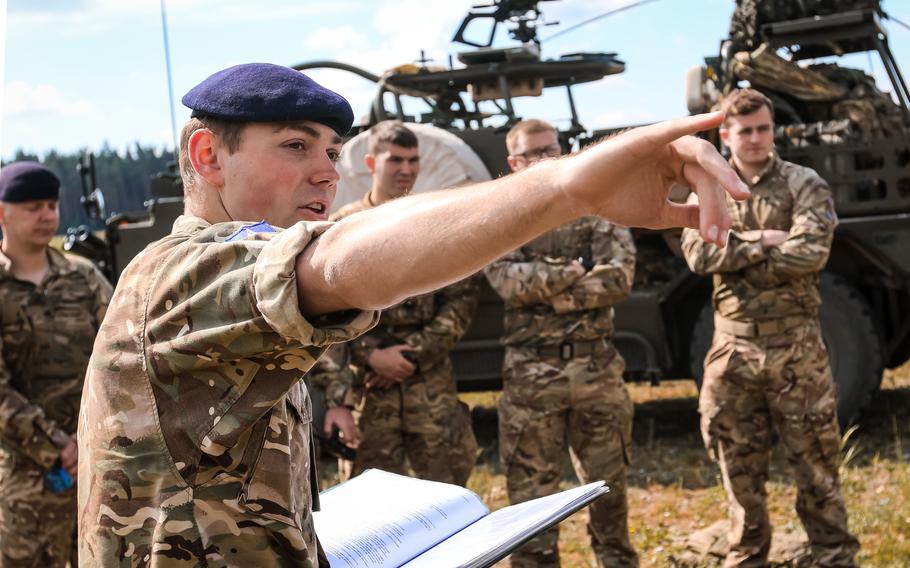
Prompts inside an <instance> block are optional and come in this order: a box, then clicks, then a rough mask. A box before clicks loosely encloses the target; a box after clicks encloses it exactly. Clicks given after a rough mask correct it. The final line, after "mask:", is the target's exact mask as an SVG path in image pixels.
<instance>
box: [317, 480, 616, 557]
mask: <svg viewBox="0 0 910 568" xmlns="http://www.w3.org/2000/svg"><path fill="white" fill-rule="evenodd" d="M608 491H609V488H608V487H606V486H605V485H604V482H603V481H598V482H595V483H589V484H587V485H583V486H581V487H576V488H574V489H568V490H566V491H562V492H560V493H556V494H554V495H548V496H546V497H541V498H539V499H534V500H533V501H527V502H525V503H519V504H517V505H512V506H510V507H505V508H502V509H499V510H498V511H495V512H493V513H491V512H490V510H489V509H487V507H486V505H484V504H483V501H481V499H480V497H478V496H477V494H475V493H474V492H473V491H471V490H469V489H465V488H464V487H459V486H457V485H450V484H448V483H439V482H436V481H427V480H423V479H414V478H411V477H405V476H402V475H397V474H394V473H388V472H385V471H381V470H378V469H371V470H367V471H365V472H364V473H363V474H361V475H359V476H357V477H355V478H354V479H351V480H350V481H347V482H345V483H342V484H340V485H337V486H335V487H333V488H331V489H328V490H326V491H325V492H323V493H322V494H321V495H320V501H321V509H322V510H321V511H318V512H316V513H314V514H313V517H314V521H315V524H316V534H317V535H318V536H319V540H320V542H321V543H322V546H323V548H324V549H325V552H326V555H327V556H328V559H329V562H330V563H331V565H332V568H399V567H405V568H423V567H426V568H430V567H432V568H440V567H452V568H455V567H465V568H479V567H483V566H492V565H493V564H495V563H496V562H498V561H499V560H501V559H502V558H504V557H506V556H507V555H508V554H509V553H511V552H512V551H513V550H515V549H516V548H518V547H519V546H521V545H522V544H524V543H525V542H527V541H528V540H530V539H531V538H533V537H535V536H536V535H538V534H540V533H541V532H543V531H545V530H547V529H548V528H550V527H552V526H553V525H555V524H557V523H559V522H560V521H562V520H563V519H565V518H566V517H568V516H569V515H571V514H572V513H574V512H575V511H577V510H579V509H581V508H582V507H584V506H585V505H587V504H588V503H590V502H591V501H593V500H594V499H597V498H598V497H600V496H601V495H604V494H605V493H607V492H608Z"/></svg>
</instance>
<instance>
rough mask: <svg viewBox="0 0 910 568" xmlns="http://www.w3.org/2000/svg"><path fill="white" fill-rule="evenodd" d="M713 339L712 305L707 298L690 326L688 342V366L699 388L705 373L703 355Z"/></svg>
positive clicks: (699, 388)
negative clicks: (690, 337) (690, 338)
mask: <svg viewBox="0 0 910 568" xmlns="http://www.w3.org/2000/svg"><path fill="white" fill-rule="evenodd" d="M713 339H714V306H712V305H711V300H710V299H709V300H708V301H707V302H706V303H705V305H704V306H702V308H701V310H700V311H699V312H698V317H696V318H695V327H693V328H692V341H691V342H690V343H689V368H690V370H691V371H692V378H694V379H695V386H697V387H698V390H701V381H702V377H703V376H704V374H705V355H707V354H708V349H710V348H711V341H712V340H713Z"/></svg>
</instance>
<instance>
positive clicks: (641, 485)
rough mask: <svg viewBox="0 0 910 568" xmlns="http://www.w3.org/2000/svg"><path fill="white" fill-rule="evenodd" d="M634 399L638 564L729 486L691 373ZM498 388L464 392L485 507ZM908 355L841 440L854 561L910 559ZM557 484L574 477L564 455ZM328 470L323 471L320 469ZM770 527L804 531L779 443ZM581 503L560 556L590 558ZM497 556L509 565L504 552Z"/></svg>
mask: <svg viewBox="0 0 910 568" xmlns="http://www.w3.org/2000/svg"><path fill="white" fill-rule="evenodd" d="M629 389H630V392H631V394H632V398H633V400H634V401H635V402H636V416H635V426H634V434H633V438H634V440H633V456H632V460H633V462H632V466H631V468H630V471H629V485H630V489H629V509H630V519H629V524H630V528H631V531H632V542H633V544H634V545H635V547H636V549H637V550H638V553H639V556H640V558H641V564H642V566H643V567H647V566H655V567H657V566H668V565H671V563H672V560H671V559H672V558H673V556H674V555H675V554H679V553H680V552H681V551H682V548H683V546H682V545H683V541H684V539H685V538H686V536H687V535H689V534H691V533H692V532H693V531H695V530H698V529H702V528H705V527H707V526H709V525H711V524H712V523H714V522H715V521H718V520H721V519H725V518H726V495H725V493H724V490H723V488H722V487H721V486H720V479H719V471H718V469H717V466H716V465H715V464H713V463H712V462H711V461H709V460H708V458H707V455H706V454H705V451H704V448H703V446H702V443H701V438H700V435H699V433H698V412H697V400H696V396H697V392H696V390H695V387H694V385H693V383H692V382H691V381H669V382H666V383H664V384H662V385H659V386H656V387H655V386H651V385H647V384H633V385H630V386H629ZM498 396H499V394H498V393H470V394H465V395H462V398H463V399H464V400H465V401H466V402H467V403H468V404H469V405H470V406H471V407H472V408H473V409H474V419H475V429H476V431H477V436H478V439H479V441H480V443H481V445H482V446H483V448H484V451H483V453H482V454H481V458H480V461H479V463H478V465H477V467H476V468H475V470H474V472H473V474H472V475H471V479H470V481H469V483H468V485H469V487H470V488H471V489H472V490H474V491H475V492H477V494H479V495H480V496H481V497H482V498H483V499H484V501H485V502H486V503H487V504H488V505H489V506H490V507H491V508H492V509H497V508H499V507H502V506H505V505H507V504H508V499H507V496H506V491H505V478H504V476H503V474H502V472H501V469H500V466H499V462H498V458H497V454H496V451H497V450H496V441H495V440H496V432H495V422H496V420H495V405H496V401H497V400H498ZM908 417H910V365H905V366H904V367H903V368H901V369H898V370H896V371H891V372H889V373H887V374H886V376H885V379H884V381H883V384H882V391H881V392H880V393H879V394H878V395H877V396H876V397H875V399H874V400H873V403H872V405H871V407H870V409H869V411H868V412H867V414H866V418H865V419H864V420H863V422H862V423H861V424H860V425H859V427H858V428H857V429H856V431H855V432H853V433H852V434H851V435H850V437H849V439H848V440H847V442H846V447H845V454H848V453H851V452H852V455H851V456H850V458H849V460H847V463H845V465H844V466H843V467H842V484H843V491H844V497H845V499H846V502H847V508H848V511H849V514H850V529H851V531H852V532H853V533H854V534H856V535H857V537H858V538H859V540H860V543H861V545H862V550H861V552H860V555H859V557H858V562H859V563H860V565H861V566H870V567H892V566H893V567H899V566H910V420H908ZM564 472H565V473H564V476H563V482H562V485H563V486H564V487H566V488H568V487H571V486H573V485H575V483H576V481H575V477H574V474H573V473H572V471H571V468H570V467H569V465H568V461H567V463H566V467H565V469H564ZM324 479H325V478H324ZM768 492H769V511H770V515H771V520H772V523H773V525H774V527H775V534H778V535H792V534H794V533H795V534H801V531H802V528H801V526H800V523H799V520H798V519H797V517H796V513H795V511H794V509H793V504H794V502H795V498H796V497H795V496H796V492H795V488H794V486H793V483H792V477H791V476H790V473H789V471H788V466H787V464H786V462H785V460H784V459H783V456H782V454H781V452H780V451H779V450H778V449H776V450H775V451H774V454H773V457H772V466H771V482H770V483H769V484H768ZM585 522H586V513H585V512H584V511H582V512H580V513H578V514H576V515H574V516H572V517H570V518H569V519H566V520H565V521H564V522H563V523H562V524H561V525H560V526H561V531H560V550H561V552H562V564H563V566H566V567H579V568H584V567H589V566H590V567H593V566H594V559H593V556H592V554H591V551H590V547H589V545H588V536H587V533H586V531H585ZM500 565H501V566H506V565H507V563H505V562H503V563H501V564H500Z"/></svg>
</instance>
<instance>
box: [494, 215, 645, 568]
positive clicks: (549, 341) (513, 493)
mask: <svg viewBox="0 0 910 568" xmlns="http://www.w3.org/2000/svg"><path fill="white" fill-rule="evenodd" d="M580 257H584V258H586V259H589V260H590V261H591V262H593V267H592V268H591V270H590V271H589V272H587V273H586V274H581V270H579V269H578V264H577V263H575V267H573V266H571V264H570V263H572V261H573V260H575V259H578V258H580ZM634 271H635V246H634V244H633V242H632V237H631V235H630V234H629V231H628V230H627V229H624V228H620V227H617V226H614V225H612V224H610V223H608V222H607V221H604V220H602V219H597V218H593V217H590V218H584V219H580V220H578V221H575V222H573V223H571V224H568V225H565V226H563V227H560V228H558V229H556V230H553V231H551V232H549V233H547V234H545V235H543V236H541V237H539V238H538V239H536V240H534V241H532V242H531V243H529V244H527V245H525V246H523V247H521V248H519V249H518V250H516V251H514V252H512V253H510V254H508V255H506V256H505V257H503V258H502V259H500V260H498V261H496V262H494V263H493V264H491V265H490V266H489V267H487V269H486V274H487V278H489V280H490V284H492V286H493V289H495V290H496V291H497V292H498V293H499V295H500V296H502V297H503V299H504V300H505V303H506V312H505V332H506V335H505V337H504V338H503V342H504V343H505V345H506V354H505V364H504V366H503V395H502V399H501V402H500V406H499V451H500V457H501V459H502V463H503V464H504V466H505V468H506V475H507V483H508V491H509V499H510V500H511V501H512V503H519V502H522V501H527V500H529V499H533V498H536V497H541V496H543V495H549V494H551V493H555V492H556V491H557V489H558V485H559V478H560V473H561V471H562V463H563V459H564V458H563V456H564V453H563V452H564V451H565V445H566V442H565V441H566V438H567V437H568V442H569V447H570V448H571V456H572V463H573V466H574V467H575V472H576V474H577V475H578V477H579V479H580V480H581V482H582V483H588V482H590V481H595V480H599V479H604V480H606V482H607V485H609V487H610V493H608V494H607V495H606V496H605V497H602V498H600V499H598V500H597V501H595V502H594V503H593V504H592V505H591V507H590V519H591V520H590V523H589V524H588V532H589V533H590V535H591V544H592V547H593V548H594V553H595V556H596V557H597V561H598V563H599V565H601V566H637V565H638V558H637V556H636V554H635V551H634V549H633V548H632V544H631V542H630V541H629V531H628V505H627V503H626V467H627V466H628V464H629V456H630V450H631V435H632V402H631V400H630V399H629V395H628V393H627V392H626V389H625V385H624V384H623V379H622V374H623V370H624V368H625V362H624V361H623V358H622V356H621V355H620V354H619V352H618V351H617V350H616V348H615V347H614V346H613V343H612V342H611V341H610V339H611V338H612V335H613V304H615V303H616V302H618V301H619V300H621V299H623V298H624V297H626V296H627V295H628V294H629V291H630V289H631V286H632V278H633V273H634ZM557 538H558V530H557V529H554V530H551V531H549V532H547V533H545V534H544V535H543V536H541V537H539V538H537V539H535V540H533V541H531V542H530V543H528V544H527V545H525V546H524V547H523V548H522V549H520V550H518V551H516V552H515V553H513V554H512V566H516V567H517V566H558V565H559V551H558V548H557Z"/></svg>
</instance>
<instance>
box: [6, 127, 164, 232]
mask: <svg viewBox="0 0 910 568" xmlns="http://www.w3.org/2000/svg"><path fill="white" fill-rule="evenodd" d="M80 157H81V152H74V153H71V154H61V153H58V152H56V151H54V150H52V151H50V152H49V153H48V154H47V155H46V156H44V159H39V158H38V157H37V156H35V155H32V154H28V153H26V152H23V151H22V150H17V151H16V154H15V157H14V158H13V160H14V161H20V160H33V161H36V162H41V163H43V164H44V165H45V166H47V167H48V168H50V169H51V170H53V171H54V173H56V174H57V175H58V176H59V177H60V181H61V183H62V188H61V195H60V231H59V232H60V233H65V232H66V229H67V228H69V227H76V226H79V225H89V226H90V227H91V228H92V229H96V230H97V229H100V228H101V224H100V223H99V222H97V221H94V220H91V219H89V217H88V215H87V214H86V213H85V210H84V209H83V208H82V205H80V203H79V198H80V197H81V196H82V182H81V181H80V179H79V173H78V172H77V170H76V165H77V164H78V163H79V158H80ZM174 160H175V157H174V154H173V152H171V151H164V152H162V151H158V150H155V149H154V148H152V147H151V146H142V145H141V144H140V143H139V142H136V143H135V144H134V145H132V146H130V147H129V148H127V149H126V151H125V152H122V153H121V152H117V151H116V150H114V149H113V148H111V147H110V146H109V145H107V144H105V145H104V146H103V147H102V148H101V150H100V151H99V152H97V153H95V176H96V181H97V184H98V187H100V188H101V191H102V192H103V193H104V198H105V201H106V208H107V215H108V216H110V215H113V214H114V213H124V212H130V211H144V210H145V205H144V203H145V201H146V200H148V199H149V197H150V196H149V178H150V177H151V176H153V175H154V174H156V173H158V172H162V171H166V170H167V169H168V164H170V163H172V162H174Z"/></svg>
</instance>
